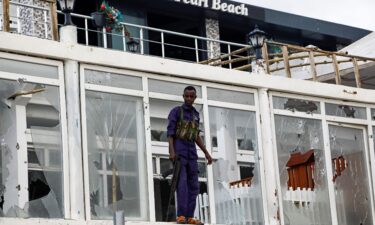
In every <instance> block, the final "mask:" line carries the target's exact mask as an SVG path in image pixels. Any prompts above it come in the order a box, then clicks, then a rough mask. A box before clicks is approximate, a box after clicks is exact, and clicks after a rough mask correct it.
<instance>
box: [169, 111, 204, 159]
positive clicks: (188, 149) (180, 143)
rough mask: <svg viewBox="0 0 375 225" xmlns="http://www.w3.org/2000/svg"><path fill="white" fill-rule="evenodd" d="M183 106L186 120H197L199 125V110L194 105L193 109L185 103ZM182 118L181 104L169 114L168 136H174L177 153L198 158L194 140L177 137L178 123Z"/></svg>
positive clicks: (186, 157) (188, 157)
mask: <svg viewBox="0 0 375 225" xmlns="http://www.w3.org/2000/svg"><path fill="white" fill-rule="evenodd" d="M182 108H183V110H184V118H183V119H184V120H189V121H193V120H194V121H195V122H196V123H197V124H198V125H199V112H198V111H197V110H196V109H195V108H194V107H193V110H191V108H190V107H189V106H188V105H186V104H183V105H182ZM179 119H180V106H177V107H174V108H173V109H172V110H171V111H170V113H169V116H168V121H169V122H168V127H167V135H168V137H174V143H173V145H174V149H175V151H176V154H177V155H178V156H180V157H183V158H185V159H198V155H197V149H196V147H195V142H194V141H186V140H181V139H178V138H176V129H177V123H178V121H179Z"/></svg>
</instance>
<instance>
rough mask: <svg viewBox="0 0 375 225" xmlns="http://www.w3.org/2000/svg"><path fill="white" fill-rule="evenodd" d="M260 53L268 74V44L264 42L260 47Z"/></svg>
mask: <svg viewBox="0 0 375 225" xmlns="http://www.w3.org/2000/svg"><path fill="white" fill-rule="evenodd" d="M262 55H263V60H264V62H265V64H266V72H267V74H270V62H269V61H268V46H267V43H266V42H265V43H264V45H263V48H262Z"/></svg>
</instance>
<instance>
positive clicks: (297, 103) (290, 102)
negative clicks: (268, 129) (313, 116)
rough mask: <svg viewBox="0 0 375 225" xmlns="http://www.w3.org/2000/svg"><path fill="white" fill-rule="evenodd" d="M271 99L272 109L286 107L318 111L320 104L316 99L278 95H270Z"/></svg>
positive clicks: (310, 111) (301, 110)
mask: <svg viewBox="0 0 375 225" xmlns="http://www.w3.org/2000/svg"><path fill="white" fill-rule="evenodd" d="M272 100H273V108H274V109H286V110H290V111H298V112H306V113H320V104H319V102H316V101H310V100H304V99H296V98H284V97H278V96H274V97H272Z"/></svg>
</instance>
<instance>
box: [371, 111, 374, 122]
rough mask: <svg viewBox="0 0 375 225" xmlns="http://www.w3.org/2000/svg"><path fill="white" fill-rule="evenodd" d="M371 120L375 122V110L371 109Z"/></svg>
mask: <svg viewBox="0 0 375 225" xmlns="http://www.w3.org/2000/svg"><path fill="white" fill-rule="evenodd" d="M371 119H372V120H375V109H371Z"/></svg>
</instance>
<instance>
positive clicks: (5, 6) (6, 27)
mask: <svg viewBox="0 0 375 225" xmlns="http://www.w3.org/2000/svg"><path fill="white" fill-rule="evenodd" d="M9 15H10V14H9V0H3V31H5V32H9V31H10V19H9V18H10V17H9Z"/></svg>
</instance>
